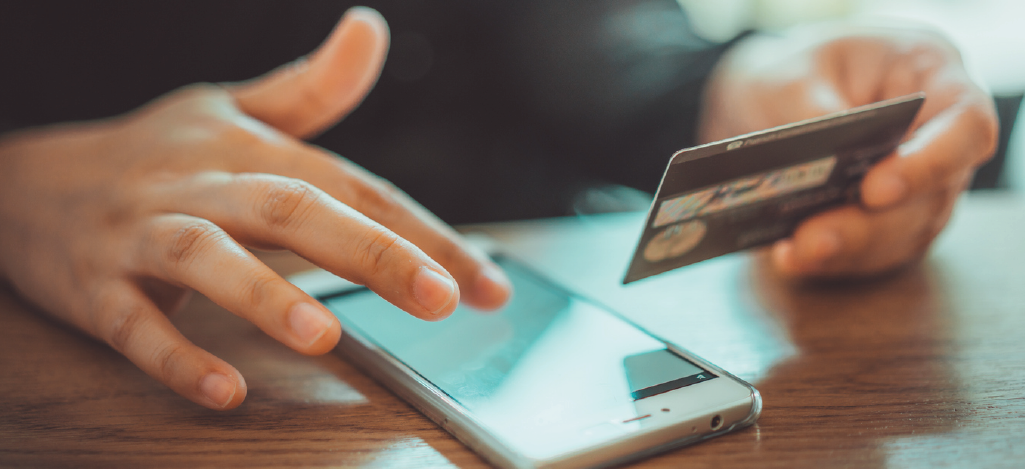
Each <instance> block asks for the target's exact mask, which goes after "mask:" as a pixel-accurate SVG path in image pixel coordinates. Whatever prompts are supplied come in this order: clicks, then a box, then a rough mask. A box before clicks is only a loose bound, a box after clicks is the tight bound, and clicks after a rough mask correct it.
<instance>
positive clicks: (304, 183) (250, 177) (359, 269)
mask: <svg viewBox="0 0 1025 469" xmlns="http://www.w3.org/2000/svg"><path fill="white" fill-rule="evenodd" d="M387 48H388V29H387V25H386V23H385V22H384V20H383V19H382V18H381V17H380V15H378V14H377V13H376V12H374V11H373V10H369V9H362V8H359V9H353V10H350V11H349V12H348V13H347V14H346V15H345V17H344V18H343V19H342V21H341V22H340V23H339V25H338V27H337V28H336V29H335V31H334V32H333V33H332V34H331V36H330V37H329V38H328V39H327V41H326V42H325V43H324V44H323V45H321V46H320V48H319V49H318V50H317V51H315V52H314V53H313V54H312V55H310V56H309V57H308V59H300V61H298V62H296V63H294V64H290V65H287V66H285V67H282V68H280V69H278V70H276V71H273V72H271V73H270V74H268V75H267V76H265V77H262V78H258V79H255V80H253V81H251V82H245V83H240V84H232V85H225V86H223V87H221V86H213V85H206V86H203V85H197V86H191V87H187V88H185V89H181V90H178V91H175V92H173V93H170V94H169V95H167V96H164V97H162V98H160V99H158V100H156V101H154V102H152V103H150V104H148V105H147V106H145V107H143V108H141V109H139V110H136V111H134V112H132V113H130V114H127V115H124V116H120V117H117V118H115V119H112V120H108V121H98V122H87V123H76V124H66V125H58V126H52V127H49V128H41V129H34V130H28V131H25V132H20V133H16V134H13V135H8V136H5V137H4V138H3V139H2V140H0V273H2V275H3V276H4V277H5V278H6V279H7V280H8V281H10V282H11V283H12V284H13V285H14V287H15V288H16V289H17V291H18V292H20V294H22V295H23V296H25V297H26V298H28V299H29V300H31V301H32V302H34V303H35V304H37V305H38V306H40V307H41V308H42V309H44V310H45V311H47V312H48V313H50V314H52V315H54V316H56V317H57V318H60V319H61V320H64V321H66V322H68V323H70V324H72V325H74V326H76V327H78V328H80V329H81V330H83V331H85V332H86V333H88V334H90V335H93V336H95V337H97V338H99V339H101V340H103V341H106V342H107V343H108V344H110V345H111V346H112V347H113V348H115V349H116V350H118V351H119V352H121V353H123V354H124V355H125V356H126V357H128V358H129V359H130V360H131V361H132V362H134V363H135V364H136V365H137V366H139V368H141V369H142V370H143V371H145V372H146V373H148V374H149V375H150V376H152V377H154V378H156V379H158V380H160V381H161V382H163V383H164V384H166V385H167V386H168V387H170V388H171V389H173V390H174V391H176V392H177V393H179V394H181V395H182V396H184V397H186V398H188V399H190V400H192V401H194V402H196V403H198V404H201V405H204V406H207V407H210V408H213V409H230V408H234V407H236V406H238V405H239V404H240V403H241V402H242V400H243V399H244V398H245V395H246V385H245V381H244V380H243V379H242V376H241V375H240V374H239V372H238V371H237V370H236V369H235V368H233V367H232V366H231V365H229V364H228V363H226V362H224V361H222V360H220V359H218V358H217V357H214V356H213V355H211V354H210V353H209V352H207V351H205V350H202V349H200V348H198V347H196V346H195V345H194V344H192V343H191V342H189V341H188V340H187V339H186V338H185V337H183V336H182V335H181V333H180V332H178V330H176V329H175V327H174V326H173V325H172V324H171V322H170V321H169V320H168V317H167V315H168V314H170V313H172V312H174V311H175V310H176V309H177V308H178V307H179V306H180V305H181V304H182V303H183V301H184V300H185V298H186V296H187V292H188V291H189V290H190V289H195V290H197V291H199V292H201V293H203V294H204V295H206V296H208V297H209V298H210V299H212V300H213V301H215V302H216V303H217V304H219V305H221V306H223V307H224V308H226V309H228V310H229V311H231V312H233V313H235V314H236V315H238V316H241V317H243V318H245V319H247V320H249V321H251V322H253V323H254V324H256V325H257V326H258V327H260V329H262V330H263V331H264V332H266V333H267V334H268V335H270V336H271V337H274V338H275V339H277V340H279V341H281V342H282V343H284V344H286V345H288V346H289V347H291V348H293V349H295V350H297V351H299V352H302V353H306V354H320V353H324V352H327V351H329V350H331V349H332V348H333V347H334V346H335V344H336V343H337V341H338V339H339V336H340V334H341V329H340V326H339V324H338V321H337V320H336V319H335V318H334V316H333V315H332V314H331V313H330V312H328V311H327V310H325V309H324V308H323V307H322V306H321V305H320V304H319V303H318V302H317V301H315V300H314V299H313V298H310V297H309V296H308V295H306V294H305V293H303V292H302V291H300V290H299V289H297V288H296V287H295V286H293V285H291V284H290V283H288V282H287V281H286V280H284V279H282V278H281V277H280V276H278V275H277V274H276V273H274V272H273V271H271V270H270V269H269V268H268V267H267V266H265V265H263V264H262V263H261V262H260V261H259V260H257V259H256V258H255V257H254V256H253V255H252V254H251V253H250V252H249V251H248V250H247V249H246V248H245V247H252V248H269V249H280V248H284V249H289V250H292V251H294V252H296V253H298V254H299V255H301V256H303V257H305V258H307V259H309V260H311V261H313V262H314V263H316V264H318V265H320V266H322V267H324V268H325V269H327V270H329V271H331V272H334V273H335V274H338V275H340V276H342V277H344V278H347V279H349V280H352V281H354V282H356V283H361V284H365V285H367V286H368V287H369V288H370V289H372V290H373V291H375V292H377V293H378V294H379V295H381V296H382V297H384V298H385V299H387V300H388V301H390V302H392V303H393V304H395V305H397V306H398V307H400V308H402V309H404V310H405V311H408V312H409V313H410V314H412V315H414V316H417V317H420V318H423V319H428V320H438V319H442V318H444V317H446V316H447V315H448V314H450V313H451V312H452V310H453V309H454V308H455V306H456V304H457V302H458V300H459V298H460V291H462V292H463V295H462V297H463V299H464V300H466V302H468V303H470V304H471V305H474V306H477V307H480V308H485V309H488V308H495V307H498V306H500V305H501V304H502V303H504V302H505V300H506V299H507V297H508V295H509V293H510V291H509V288H510V287H509V284H508V281H507V280H506V278H505V277H504V274H503V273H502V272H501V271H500V270H499V269H498V267H497V266H495V265H494V264H493V263H491V261H490V260H488V259H487V257H486V256H484V255H483V254H482V253H480V252H478V251H475V250H473V249H471V248H470V247H469V246H468V245H466V244H465V243H464V242H463V241H462V239H461V238H460V237H459V236H458V235H457V234H456V233H455V232H454V231H453V230H452V229H451V228H449V227H448V226H446V225H445V224H443V223H442V222H441V221H439V220H438V219H436V218H435V217H434V216H433V215H431V214H430V213H429V212H427V211H426V210H425V209H423V208H422V207H420V206H419V205H417V204H416V203H415V202H413V201H412V200H410V199H409V198H408V197H406V196H405V195H404V194H402V193H401V192H399V191H398V190H397V189H395V188H393V187H392V186H391V185H389V184H388V183H387V182H386V181H383V180H381V179H379V178H377V177H375V176H373V175H371V174H369V173H368V172H366V171H365V170H363V169H362V168H360V167H358V166H356V165H355V164H353V163H351V162H348V161H346V160H344V159H342V158H340V157H338V156H337V155H334V154H331V153H329V152H327V151H325V150H323V149H321V148H317V147H314V146H311V145H307V144H304V143H302V142H301V141H300V140H298V138H302V137H307V136H310V135H312V134H314V133H315V132H318V131H320V130H322V129H324V128H326V127H328V126H330V125H332V124H333V123H334V122H335V121H336V120H337V119H339V118H340V117H342V116H344V115H345V114H347V113H348V112H350V111H351V110H352V109H353V108H355V107H356V106H357V105H358V104H359V102H360V101H361V100H362V98H363V96H365V95H366V93H368V92H369V90H370V88H371V87H372V86H373V84H374V82H375V81H376V79H377V76H378V74H379V73H380V70H381V67H382V65H383V62H384V57H385V54H386V51H387ZM411 157H413V155H411ZM244 246H245V247H244ZM457 282H458V285H460V286H461V287H462V288H461V289H460V288H459V287H457V284H456V283H457Z"/></svg>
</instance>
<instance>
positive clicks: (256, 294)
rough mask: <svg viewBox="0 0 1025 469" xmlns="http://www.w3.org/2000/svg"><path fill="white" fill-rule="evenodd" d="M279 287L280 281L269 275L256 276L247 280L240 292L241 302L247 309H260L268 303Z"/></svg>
mask: <svg viewBox="0 0 1025 469" xmlns="http://www.w3.org/2000/svg"><path fill="white" fill-rule="evenodd" d="M277 286H278V279H277V278H275V277H273V276H269V275H254V276H252V277H250V278H248V279H247V280H246V283H245V285H244V286H243V287H242V289H241V290H240V291H239V302H240V303H241V304H242V305H244V306H245V307H246V308H251V309H258V308H259V307H260V306H261V305H263V304H265V303H266V302H267V299H268V298H269V297H271V296H272V295H273V292H274V290H276V287H277Z"/></svg>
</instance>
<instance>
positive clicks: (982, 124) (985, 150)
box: [966, 106, 1000, 164]
mask: <svg viewBox="0 0 1025 469" xmlns="http://www.w3.org/2000/svg"><path fill="white" fill-rule="evenodd" d="M966 112H967V113H968V118H969V119H970V121H971V122H973V123H974V124H975V128H973V129H972V131H974V133H975V135H979V136H980V138H979V140H978V141H979V148H978V150H977V152H978V155H974V156H976V159H975V163H977V164H982V163H985V162H986V161H988V160H989V159H990V158H992V157H993V154H994V153H995V152H996V148H997V141H998V140H999V135H1000V124H999V123H998V122H997V118H996V115H995V113H994V110H993V109H992V108H991V107H989V106H972V107H970V108H968V110H967V111H966Z"/></svg>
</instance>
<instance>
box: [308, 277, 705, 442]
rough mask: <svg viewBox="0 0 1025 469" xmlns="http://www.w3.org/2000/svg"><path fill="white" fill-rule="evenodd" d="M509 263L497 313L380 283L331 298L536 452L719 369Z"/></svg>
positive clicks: (367, 331) (608, 434) (607, 425)
mask: <svg viewBox="0 0 1025 469" xmlns="http://www.w3.org/2000/svg"><path fill="white" fill-rule="evenodd" d="M499 263H500V264H501V265H502V267H503V268H505V270H506V272H507V273H508V274H509V276H510V278H511V280H512V281H513V284H514V287H515V294H514V296H513V298H512V300H511V301H510V303H509V304H508V305H507V306H506V307H505V308H503V309H502V310H500V311H497V312H493V313H480V312H476V311H472V310H469V309H465V308H463V307H462V306H461V307H459V308H458V309H457V310H456V311H455V313H453V314H452V316H451V317H449V318H448V319H446V320H444V321H440V322H426V321H421V320H419V319H416V318H413V317H412V316H409V315H408V314H406V313H404V312H403V311H401V310H399V309H398V308H396V307H394V306H392V305H391V304H389V303H387V302H386V301H384V300H382V299H381V298H380V297H378V296H377V295H375V294H373V293H372V292H370V291H368V290H360V291H358V292H356V293H352V294H349V295H345V296H338V297H335V298H322V301H324V303H325V304H326V305H327V306H328V307H329V308H330V309H332V311H334V312H335V314H336V315H338V316H339V317H340V319H341V320H342V322H343V324H345V325H346V327H348V328H351V329H355V330H356V331H357V332H359V333H360V334H361V335H363V336H364V337H365V338H367V339H369V340H371V341H373V342H375V343H377V344H378V345H379V346H380V347H381V348H383V349H384V350H387V351H388V352H390V353H391V354H392V356H394V357H395V358H396V359H398V360H400V361H402V362H403V363H405V364H406V365H407V366H409V367H410V368H412V369H413V370H415V371H416V372H418V373H419V374H420V375H421V376H423V377H424V378H425V379H427V380H428V381H430V382H432V383H434V384H435V385H436V386H437V387H438V388H440V389H441V390H442V391H444V392H445V393H447V394H448V395H449V396H451V397H452V398H453V399H455V400H456V401H458V402H459V403H460V404H462V405H463V406H464V407H466V408H467V409H468V410H469V411H470V413H471V414H473V416H474V417H475V418H476V419H477V420H478V421H479V422H480V423H481V424H482V425H484V426H485V427H488V428H489V430H490V431H491V432H493V433H494V434H496V435H497V436H499V437H500V438H502V439H504V440H506V442H507V444H509V445H510V446H512V447H514V448H516V449H518V450H519V451H520V452H521V453H523V454H525V455H527V456H530V457H534V458H546V457H552V456H554V455H558V454H562V453H566V452H571V451H574V450H576V449H579V448H582V447H585V446H590V445H594V444H598V443H601V442H602V441H605V440H608V439H612V438H615V437H617V436H620V435H622V434H623V433H625V432H629V431H632V430H635V429H637V428H639V424H638V423H637V422H636V419H635V418H636V417H638V414H637V410H636V407H635V405H634V401H635V397H636V398H637V399H641V398H644V397H647V396H650V395H654V394H657V393H660V392H666V391H668V390H671V389H676V388H678V387H681V386H686V385H688V384H693V383H694V382H699V381H702V380H704V379H710V378H714V375H712V374H711V373H708V372H706V371H705V370H702V369H701V368H698V367H697V366H695V365H693V364H691V363H690V362H688V361H685V360H684V359H682V358H680V357H679V356H677V355H675V354H673V353H672V352H669V351H667V350H666V347H665V344H664V343H662V342H661V341H659V340H657V339H655V338H653V337H651V336H649V335H647V334H645V333H644V332H641V331H640V330H638V329H636V328H635V327H633V326H632V325H630V324H629V323H627V322H625V321H623V320H622V319H620V318H618V317H616V316H614V315H612V314H609V313H607V312H605V311H604V310H602V309H600V308H598V307H596V306H594V305H593V304H591V303H588V302H585V301H582V300H579V299H577V298H574V297H572V296H569V295H567V294H565V293H564V292H563V291H561V290H559V289H557V288H553V287H551V286H550V285H548V284H546V283H545V282H544V281H543V280H541V279H539V278H537V277H535V276H534V275H533V274H531V273H530V272H529V271H527V270H526V269H524V268H523V267H521V266H518V265H517V264H515V263H512V262H510V261H508V260H503V259H499ZM666 383H669V384H668V385H667V384H666ZM660 385H661V386H662V387H661V388H659V386H660ZM631 420H633V421H632V422H631ZM624 421H626V423H624Z"/></svg>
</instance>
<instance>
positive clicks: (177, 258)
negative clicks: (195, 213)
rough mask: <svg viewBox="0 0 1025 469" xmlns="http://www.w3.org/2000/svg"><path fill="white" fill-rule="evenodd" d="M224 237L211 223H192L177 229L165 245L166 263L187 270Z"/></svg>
mask: <svg viewBox="0 0 1025 469" xmlns="http://www.w3.org/2000/svg"><path fill="white" fill-rule="evenodd" d="M223 236H224V232H223V231H221V229H220V228H218V227H217V226H216V225H214V224H213V223H210V222H207V221H194V222H190V223H187V224H186V225H184V226H182V227H180V228H178V229H177V230H176V231H175V232H174V233H172V234H171V236H170V240H169V242H168V243H167V251H166V257H167V261H168V262H169V263H170V264H171V265H174V266H177V267H179V268H187V267H188V265H189V264H190V263H192V261H193V260H195V259H196V257H197V256H199V255H201V254H202V252H203V251H204V250H205V249H207V248H208V247H209V246H210V245H211V244H213V243H215V242H217V240H219V239H220V238H222V237H223Z"/></svg>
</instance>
